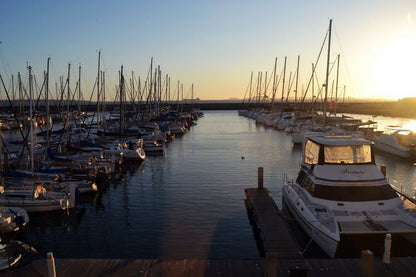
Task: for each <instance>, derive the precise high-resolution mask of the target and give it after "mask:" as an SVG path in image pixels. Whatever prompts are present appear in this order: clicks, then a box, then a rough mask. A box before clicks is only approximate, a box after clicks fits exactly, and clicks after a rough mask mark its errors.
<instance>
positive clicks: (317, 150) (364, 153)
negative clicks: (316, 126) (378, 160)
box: [304, 137, 374, 165]
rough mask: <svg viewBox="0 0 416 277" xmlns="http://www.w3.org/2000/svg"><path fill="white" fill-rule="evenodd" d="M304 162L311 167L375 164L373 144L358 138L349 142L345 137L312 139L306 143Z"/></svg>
mask: <svg viewBox="0 0 416 277" xmlns="http://www.w3.org/2000/svg"><path fill="white" fill-rule="evenodd" d="M321 138H322V137H321ZM347 141H348V143H347ZM337 142H338V143H337ZM304 162H305V163H306V164H311V165H314V164H369V163H374V154H373V151H372V143H371V142H369V141H366V140H363V139H357V138H354V139H350V140H348V139H347V138H345V137H342V138H334V137H331V138H329V137H326V138H323V139H319V138H313V139H312V138H311V139H308V140H307V141H306V143H305V147H304Z"/></svg>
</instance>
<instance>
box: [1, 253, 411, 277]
mask: <svg viewBox="0 0 416 277" xmlns="http://www.w3.org/2000/svg"><path fill="white" fill-rule="evenodd" d="M55 262H56V276H58V277H69V276H79V277H82V276H88V277H95V276H106V277H110V276H123V277H129V276H138V277H150V276H152V277H219V276H240V277H246V276H247V277H252V276H253V277H264V276H265V261H264V260H263V259H259V260H200V259H185V260H156V259H148V260H147V259H146V260H138V259H56V260H55ZM372 273H373V274H372V275H373V276H380V277H382V276H383V277H384V276H416V258H415V257H412V258H391V263H390V264H385V263H383V262H382V261H381V260H380V259H378V258H375V259H374V264H373V267H372ZM0 276H10V277H15V276H19V277H38V276H39V277H40V276H49V275H48V269H47V260H46V259H40V260H35V261H33V262H32V263H31V264H29V265H26V266H22V267H19V268H15V269H11V270H7V271H4V272H2V273H0ZM275 276H282V277H285V276H309V277H313V276H316V277H321V276H328V277H332V276H337V277H356V276H362V271H361V261H360V259H358V258H356V259H280V260H278V262H277V270H276V275H275Z"/></svg>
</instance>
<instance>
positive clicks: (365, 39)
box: [0, 0, 416, 99]
mask: <svg viewBox="0 0 416 277" xmlns="http://www.w3.org/2000/svg"><path fill="white" fill-rule="evenodd" d="M329 18H332V19H333V21H334V32H333V41H332V43H333V49H332V51H333V52H332V54H333V55H332V58H331V60H334V58H335V55H336V54H337V53H340V54H341V55H342V57H341V63H342V66H341V67H342V70H341V75H340V78H341V81H340V86H344V85H346V86H347V92H348V94H349V95H350V96H352V97H375V98H386V97H390V96H394V97H405V96H412V94H414V93H415V92H416V88H415V85H414V84H413V82H412V81H411V80H410V79H413V77H412V75H413V74H412V73H413V72H414V71H412V68H413V66H414V64H415V63H416V55H415V54H413V52H414V49H416V25H415V24H416V22H415V21H416V1H410V0H399V1H376V0H369V1H357V0H352V1H329V0H325V1H19V0H16V1H5V0H3V1H2V9H1V11H0V41H2V42H3V43H2V44H0V59H1V60H0V66H1V67H0V74H2V76H3V77H4V78H5V80H6V83H7V82H9V80H10V76H11V75H12V74H14V75H16V74H17V72H18V71H20V72H22V74H23V75H27V73H26V63H29V64H30V65H32V67H33V69H34V71H35V74H36V75H37V76H41V75H42V72H43V71H44V70H46V60H47V58H48V57H51V74H52V77H51V80H52V81H53V82H56V81H57V80H59V76H62V75H66V71H67V66H68V63H71V67H72V70H71V75H72V76H76V75H77V74H78V73H77V72H78V66H79V65H81V66H82V72H83V84H85V87H84V89H85V91H91V90H92V83H93V82H94V80H95V75H96V71H97V69H96V68H97V56H98V50H99V49H101V50H102V69H103V70H105V71H106V81H107V86H108V88H109V89H108V90H107V91H109V90H111V89H112V88H114V85H115V84H116V83H117V80H118V71H119V69H120V66H121V65H123V66H124V71H125V73H126V77H128V76H131V71H134V72H135V75H136V76H138V75H140V76H141V78H145V77H146V74H147V71H148V68H149V66H150V58H151V57H153V58H154V62H155V64H156V65H160V66H161V69H162V72H163V74H169V75H170V76H171V82H172V91H174V87H175V86H174V85H173V84H176V82H177V80H180V81H181V83H183V85H184V90H185V94H186V93H187V92H189V90H190V87H191V84H192V83H194V85H195V95H196V96H199V97H200V98H201V99H227V98H231V97H239V98H242V97H243V96H244V92H245V90H246V87H247V84H248V82H249V77H250V72H251V71H253V72H254V74H255V76H257V72H259V71H262V72H263V74H264V72H265V71H268V72H269V73H268V74H269V76H270V74H271V71H272V69H273V65H274V58H275V57H277V58H278V61H279V64H278V72H279V73H280V72H281V70H282V68H283V60H284V57H285V56H287V57H288V67H287V68H288V72H287V74H289V71H292V72H294V70H295V68H296V60H297V56H298V55H300V56H301V65H300V76H299V77H300V84H299V87H302V86H306V83H307V79H308V78H309V74H310V71H311V64H312V62H315V60H316V57H317V55H318V52H319V49H320V47H321V44H322V41H323V38H324V36H325V33H326V31H327V28H328V22H329ZM322 70H323V69H321V71H322ZM38 78H40V77H38ZM319 79H320V80H321V81H323V80H324V79H325V77H324V75H323V74H320V76H319ZM54 80H55V81H54ZM75 82H76V80H75V79H73V84H71V86H72V87H75ZM175 89H176V88H175ZM85 93H87V92H85ZM413 96H414V95H413Z"/></svg>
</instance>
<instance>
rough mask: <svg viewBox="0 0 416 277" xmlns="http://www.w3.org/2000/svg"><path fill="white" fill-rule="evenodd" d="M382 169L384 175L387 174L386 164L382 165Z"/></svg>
mask: <svg viewBox="0 0 416 277" xmlns="http://www.w3.org/2000/svg"><path fill="white" fill-rule="evenodd" d="M380 171H381V173H383V175H384V177H386V176H387V168H386V165H385V164H382V165H380Z"/></svg>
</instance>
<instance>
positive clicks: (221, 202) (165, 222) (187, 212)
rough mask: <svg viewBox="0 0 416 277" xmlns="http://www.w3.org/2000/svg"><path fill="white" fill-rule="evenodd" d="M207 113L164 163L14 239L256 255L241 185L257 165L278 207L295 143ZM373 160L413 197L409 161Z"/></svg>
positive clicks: (81, 248) (181, 254)
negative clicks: (261, 170)
mask: <svg viewBox="0 0 416 277" xmlns="http://www.w3.org/2000/svg"><path fill="white" fill-rule="evenodd" d="M204 113H205V116H204V117H202V118H200V119H199V120H198V122H197V125H196V126H193V127H192V128H191V129H190V131H189V132H188V133H186V134H185V135H183V136H182V137H179V138H176V139H175V140H174V141H173V142H171V143H170V144H169V145H168V146H167V147H166V149H165V155H164V156H163V157H147V158H146V161H145V162H144V163H143V164H142V165H141V166H140V167H137V166H136V167H134V166H131V167H130V168H127V169H126V172H125V174H124V178H123V179H122V180H121V181H117V182H113V183H111V184H110V185H109V186H108V188H107V189H106V191H104V192H102V193H100V194H96V195H91V196H83V197H82V198H81V199H80V200H79V204H78V206H77V209H76V210H75V211H70V212H69V213H68V214H66V212H65V214H62V213H55V214H41V215H33V216H31V217H30V223H29V226H28V229H27V231H26V232H25V233H24V234H22V235H21V237H20V238H19V239H21V240H22V241H24V242H26V243H28V244H31V245H33V246H34V247H35V248H36V249H37V250H38V251H40V252H41V253H46V252H50V251H52V252H53V253H54V256H55V257H56V258H149V259H151V258H174V259H181V258H209V259H256V258H259V253H258V251H257V246H256V241H255V239H254V236H253V230H252V228H251V226H250V223H249V220H248V218H247V213H246V208H245V205H244V199H245V194H244V189H245V188H248V187H256V186H257V168H258V167H260V166H261V167H264V186H265V187H266V188H268V189H269V190H270V191H271V193H272V196H273V198H274V200H275V201H276V203H277V205H278V206H281V193H280V192H281V188H282V185H283V181H284V178H285V175H287V176H288V177H289V178H296V175H297V172H298V168H299V165H300V157H301V147H294V146H293V144H292V141H291V137H290V136H289V135H287V134H286V133H284V132H280V131H277V130H274V129H271V128H266V127H263V126H260V125H256V123H255V121H254V120H251V119H248V118H245V117H239V116H238V113H237V111H206V112H204ZM376 161H377V164H378V165H381V164H385V165H386V166H387V175H388V177H389V180H391V181H392V182H394V183H395V184H396V185H397V186H398V187H399V188H400V187H401V189H402V190H403V191H404V192H406V193H407V194H412V193H414V191H415V185H414V184H415V179H416V168H415V166H414V165H413V164H410V163H408V162H406V161H404V160H400V159H397V158H394V157H391V156H387V155H379V154H377V155H376Z"/></svg>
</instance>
